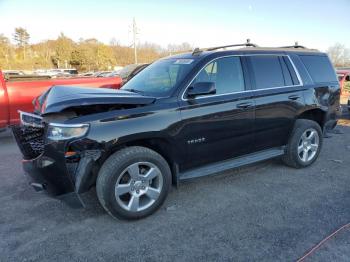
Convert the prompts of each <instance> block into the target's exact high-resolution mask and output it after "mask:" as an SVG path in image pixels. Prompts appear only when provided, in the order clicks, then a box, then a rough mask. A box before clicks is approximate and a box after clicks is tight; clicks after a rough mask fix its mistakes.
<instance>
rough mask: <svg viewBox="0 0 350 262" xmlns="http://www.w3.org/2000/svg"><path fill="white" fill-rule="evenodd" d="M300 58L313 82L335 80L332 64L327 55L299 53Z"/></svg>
mask: <svg viewBox="0 0 350 262" xmlns="http://www.w3.org/2000/svg"><path fill="white" fill-rule="evenodd" d="M300 59H301V61H303V63H304V65H305V67H306V69H307V70H308V72H309V74H310V76H311V78H312V80H313V81H314V82H315V83H322V82H333V81H337V77H336V75H335V73H334V69H333V66H332V64H331V62H330V61H329V59H328V57H327V56H315V55H313V56H312V55H301V56H300Z"/></svg>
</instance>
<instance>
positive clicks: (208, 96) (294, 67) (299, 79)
mask: <svg viewBox="0 0 350 262" xmlns="http://www.w3.org/2000/svg"><path fill="white" fill-rule="evenodd" d="M263 55H268V56H286V57H288V59H289V61H290V63H291V64H292V67H293V69H294V72H295V74H296V76H297V79H298V81H299V84H298V85H289V86H277V87H268V88H262V89H254V90H243V91H236V92H231V93H225V94H217V95H206V96H201V97H197V98H195V99H203V98H210V97H218V96H226V95H232V94H241V93H248V92H256V91H261V90H270V89H281V88H288V87H299V86H303V81H302V79H301V77H300V74H299V71H298V70H297V68H296V66H295V64H294V62H293V60H292V59H291V58H290V56H289V55H286V54H243V55H226V56H220V57H216V58H214V59H212V60H210V61H209V62H208V63H206V64H205V65H204V66H203V67H202V68H201V69H200V70H199V71H198V72H197V74H196V75H195V76H194V77H193V78H192V80H191V81H190V83H189V84H188V85H187V87H186V88H185V91H184V92H183V93H182V95H181V100H182V101H188V100H189V99H187V98H185V94H186V92H187V89H188V88H189V87H190V85H191V83H192V82H193V80H194V79H195V78H196V77H197V76H198V75H199V73H200V72H201V71H202V70H203V69H204V68H205V67H206V66H207V65H209V64H210V63H212V62H213V61H215V60H218V59H220V58H226V57H236V56H238V57H243V56H263Z"/></svg>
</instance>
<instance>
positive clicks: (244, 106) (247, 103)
mask: <svg viewBox="0 0 350 262" xmlns="http://www.w3.org/2000/svg"><path fill="white" fill-rule="evenodd" d="M252 106H253V103H252V102H243V103H240V104H237V108H242V109H244V108H249V107H252Z"/></svg>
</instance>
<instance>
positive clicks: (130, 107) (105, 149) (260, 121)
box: [13, 43, 340, 219]
mask: <svg viewBox="0 0 350 262" xmlns="http://www.w3.org/2000/svg"><path fill="white" fill-rule="evenodd" d="M236 46H242V47H240V48H239V47H238V48H239V49H237V48H236V49H234V50H232V48H231V47H236ZM228 48H231V50H227V49H228ZM339 98H340V88H339V83H338V81H337V76H336V74H335V71H334V69H333V67H332V64H331V63H330V60H329V58H328V57H327V55H326V54H324V53H321V52H319V51H317V50H312V49H307V48H304V47H302V46H290V47H282V48H261V47H257V46H256V45H253V44H251V43H246V44H243V45H232V46H224V47H215V48H209V49H205V50H204V49H202V50H200V49H195V50H194V51H193V52H192V53H187V54H181V55H176V56H171V57H166V58H163V59H160V60H159V61H156V62H154V63H152V64H151V65H150V66H148V67H147V68H145V69H144V70H143V71H142V72H140V73H139V74H137V75H136V76H135V77H134V78H133V79H131V80H130V81H129V82H128V83H127V84H126V85H125V86H123V87H122V89H121V90H110V89H92V88H78V87H64V86H55V87H52V88H51V89H50V90H49V91H48V92H46V93H44V94H43V95H42V96H41V97H39V98H38V99H36V101H34V102H35V105H36V107H35V112H34V113H33V114H29V113H24V112H21V121H22V124H21V126H17V127H13V133H14V135H15V138H16V140H17V143H18V145H19V147H20V149H21V151H22V153H23V156H24V160H23V167H24V170H25V172H26V173H28V175H29V176H31V177H32V181H33V182H32V183H31V185H32V186H33V187H34V188H35V189H37V190H46V191H47V192H48V193H50V194H51V195H54V196H57V197H59V198H61V199H64V200H66V201H67V202H68V203H70V204H71V205H76V204H78V203H81V204H83V202H82V201H81V198H80V197H79V195H80V194H81V193H83V192H86V191H87V190H89V189H90V188H91V187H92V186H94V185H96V190H97V196H98V199H99V201H100V202H101V205H102V206H103V207H104V208H105V210H106V211H107V212H108V213H109V214H110V215H112V216H113V217H118V218H124V219H136V218H141V217H145V216H147V215H150V214H151V213H153V212H154V211H156V210H157V209H158V208H159V207H160V206H161V204H162V203H163V202H164V200H165V198H166V196H167V194H168V192H169V189H170V187H171V184H175V185H177V184H178V183H179V182H180V181H181V180H186V179H192V178H196V177H202V176H207V175H211V174H215V173H218V172H222V171H224V170H228V169H232V168H236V167H240V166H242V165H246V164H251V163H254V162H258V161H262V160H266V159H270V158H274V157H281V158H282V160H283V161H284V162H285V163H286V164H287V165H289V166H291V167H294V168H301V167H307V166H309V165H311V164H312V163H313V162H314V161H315V160H316V159H317V157H318V155H319V153H320V150H321V146H322V138H323V133H324V132H325V130H328V129H332V128H334V127H335V125H336V123H337V120H336V119H337V115H338V113H339V108H340V107H339ZM213 182H214V180H213Z"/></svg>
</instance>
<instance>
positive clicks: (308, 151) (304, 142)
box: [298, 128, 320, 162]
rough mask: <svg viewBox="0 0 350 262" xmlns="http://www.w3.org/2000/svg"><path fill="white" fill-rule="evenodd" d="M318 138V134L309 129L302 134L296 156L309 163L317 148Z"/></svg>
mask: <svg viewBox="0 0 350 262" xmlns="http://www.w3.org/2000/svg"><path fill="white" fill-rule="evenodd" d="M319 143H320V137H319V135H318V132H317V131H316V130H315V129H313V128H309V129H307V130H305V132H304V133H303V134H302V136H301V138H300V140H299V143H298V156H299V159H300V160H301V161H303V162H309V161H311V160H313V159H314V157H315V156H316V154H317V150H318V148H319Z"/></svg>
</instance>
